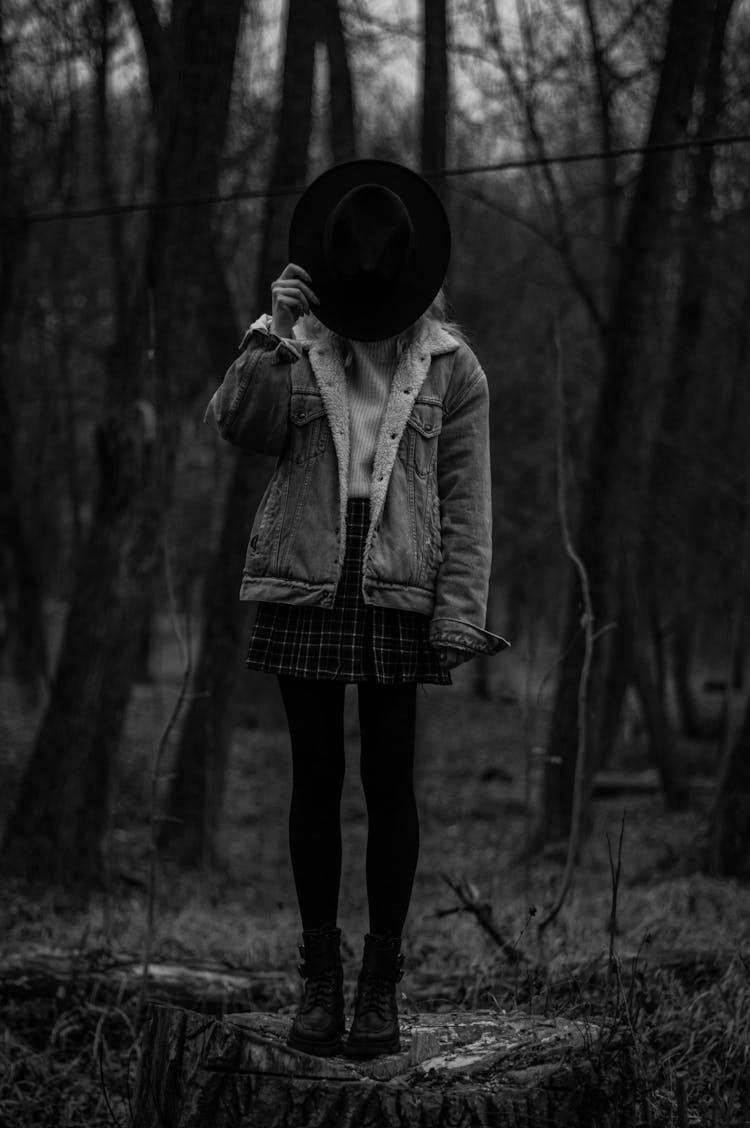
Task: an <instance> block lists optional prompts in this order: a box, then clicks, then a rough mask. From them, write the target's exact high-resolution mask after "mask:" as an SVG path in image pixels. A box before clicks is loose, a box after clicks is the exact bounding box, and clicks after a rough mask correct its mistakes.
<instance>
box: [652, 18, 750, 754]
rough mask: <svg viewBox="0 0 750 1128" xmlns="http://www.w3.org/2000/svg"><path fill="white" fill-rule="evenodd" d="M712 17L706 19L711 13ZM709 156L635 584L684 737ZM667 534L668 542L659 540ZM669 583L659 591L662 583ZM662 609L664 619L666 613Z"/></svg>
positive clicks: (694, 202)
mask: <svg viewBox="0 0 750 1128" xmlns="http://www.w3.org/2000/svg"><path fill="white" fill-rule="evenodd" d="M733 2H734V0H712V3H711V4H710V5H706V8H707V10H708V11H709V15H708V17H707V19H708V20H709V21H710V26H709V27H708V28H707V32H709V34H708V50H707V53H706V59H705V64H704V67H703V72H702V74H701V81H700V90H701V94H702V98H701V103H702V110H701V116H700V121H699V124H698V129H697V132H698V134H699V136H701V137H711V136H714V135H716V134H717V133H718V132H719V131H720V122H721V113H722V106H723V91H724V86H723V81H722V59H723V52H724V40H725V34H726V28H727V23H728V20H729V15H730V12H731V9H732V5H733ZM711 9H712V11H711ZM714 158H715V149H714V147H713V146H711V145H707V146H704V147H703V148H700V149H697V150H695V152H694V153H693V154H691V156H690V157H689V158H688V159H689V164H690V172H691V177H690V180H691V183H692V192H691V196H690V199H689V201H688V204H687V207H686V209H685V213H684V216H683V217H682V219H681V224H680V247H679V269H678V277H679V292H678V298H677V309H676V316H675V323H674V340H673V345H672V354H671V358H670V361H669V375H668V379H667V383H666V388H665V395H664V408H663V413H662V419H661V428H660V434H659V443H658V444H657V447H656V450H655V453H654V458H653V463H652V469H651V476H650V484H649V488H648V493H647V497H648V499H649V512H648V513H647V514H646V518H645V520H646V523H647V527H648V534H647V536H648V538H649V540H650V541H651V543H652V544H653V545H654V546H656V548H655V551H654V552H652V553H649V556H648V558H647V560H646V561H645V562H644V568H643V573H642V579H641V582H642V584H643V586H644V588H645V589H647V590H648V592H649V602H650V603H651V605H652V606H653V607H654V608H659V610H660V612H661V613H660V614H659V612H658V611H655V612H654V614H655V617H657V616H658V617H659V618H660V619H664V618H666V620H667V622H671V623H672V625H673V631H674V645H673V656H674V659H675V667H674V675H675V685H676V690H677V695H678V701H679V705H680V713H681V720H682V724H683V728H684V731H686V733H688V734H689V735H692V736H698V735H700V727H701V726H700V723H699V719H698V717H697V709H696V706H695V703H694V701H693V699H692V695H691V693H690V688H689V668H688V666H687V665H686V663H687V662H688V660H689V654H690V650H691V640H690V638H689V636H688V633H687V632H688V631H689V629H690V628H691V626H692V628H693V629H694V628H695V616H694V613H693V608H692V606H691V598H692V588H693V585H692V583H691V568H692V566H693V558H694V554H693V551H692V536H693V512H692V493H691V488H690V482H689V480H688V478H687V476H686V475H685V474H684V472H683V471H682V468H681V466H682V461H683V457H684V458H686V459H688V458H689V456H690V445H691V443H692V440H691V438H690V435H689V434H688V433H687V432H686V424H687V423H688V422H689V421H690V416H691V403H692V401H693V399H694V395H693V393H694V389H695V387H696V383H697V382H700V381H702V380H703V379H704V373H703V367H702V365H701V363H700V361H699V356H700V353H699V349H698V346H699V343H700V339H701V335H702V332H703V327H704V323H705V310H706V294H707V292H708V290H709V287H708V286H707V285H706V279H707V277H710V274H711V268H712V262H713V259H714V254H713V248H712V242H711V240H712V215H711V212H712V207H713V204H714V191H713V184H712V169H713V166H714ZM665 533H666V535H665ZM664 576H666V577H668V587H666V588H665V587H664V584H663V577H664ZM665 609H666V612H665Z"/></svg>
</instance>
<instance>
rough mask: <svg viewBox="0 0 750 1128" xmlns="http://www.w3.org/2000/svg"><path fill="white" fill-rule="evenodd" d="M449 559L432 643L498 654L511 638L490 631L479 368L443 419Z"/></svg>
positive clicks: (488, 500)
mask: <svg viewBox="0 0 750 1128" xmlns="http://www.w3.org/2000/svg"><path fill="white" fill-rule="evenodd" d="M438 493H439V497H440V511H441V534H442V548H443V560H442V564H441V566H440V570H439V572H438V577H437V587H436V598H435V608H434V611H433V616H432V622H431V624H430V641H431V642H433V643H436V644H437V643H442V644H444V645H448V646H456V647H458V648H459V649H462V650H471V651H473V652H475V653H484V654H495V653H497V651H498V650H501V649H503V647H505V646H507V645H508V644H507V642H506V641H505V639H502V638H500V637H499V636H498V635H494V634H491V633H490V632H489V631H487V630H485V629H484V624H485V617H486V614H487V594H488V590H489V581H490V567H491V563H492V480H491V474H490V434H489V392H488V388H487V378H486V376H485V375H484V372H482V370H481V368H478V367H477V368H475V369H474V372H473V373H472V375H471V376H470V377H469V378H468V379H467V383H466V386H465V390H462V392H461V393H460V394H459V396H458V397H457V402H456V403H455V404H454V405H453V406H452V407H451V408H450V409H449V410H448V411H447V412H446V414H445V415H444V417H443V429H442V432H441V434H440V440H439V446H438Z"/></svg>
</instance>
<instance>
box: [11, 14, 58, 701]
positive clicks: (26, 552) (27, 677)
mask: <svg viewBox="0 0 750 1128" xmlns="http://www.w3.org/2000/svg"><path fill="white" fill-rule="evenodd" d="M3 32H4V28H3V24H2V10H1V9H0V152H2V154H3V175H2V177H0V546H1V547H0V611H1V613H2V615H1V617H2V620H3V621H4V622H3V628H2V633H0V655H2V651H3V650H4V649H5V648H7V651H8V658H9V661H8V667H9V672H10V673H11V674H12V675H13V676H14V677H16V678H18V680H19V681H20V682H22V683H23V684H24V685H25V686H26V688H27V690H28V691H29V692H30V694H31V696H32V698H36V696H37V694H38V692H39V690H40V688H41V683H42V681H43V680H44V679H45V678H46V676H47V647H46V641H45V637H44V628H43V624H42V595H41V585H40V583H39V577H38V570H37V563H36V560H35V559H34V555H33V552H32V550H31V540H30V537H29V532H28V529H27V527H26V518H25V513H24V506H23V504H22V501H21V497H20V494H19V490H18V489H17V478H18V474H17V464H16V441H15V439H16V430H15V427H14V425H13V417H12V411H11V403H10V395H9V386H8V374H9V372H10V363H11V346H10V333H9V327H10V324H11V322H12V320H13V311H14V308H15V306H16V300H17V278H18V272H19V265H20V264H21V262H22V261H23V258H24V255H25V251H26V246H27V241H28V234H29V227H28V224H27V222H26V220H25V218H24V214H23V201H22V199H21V195H20V193H21V188H20V186H19V185H18V184H17V182H16V179H17V177H16V173H17V170H16V169H14V165H13V154H14V149H15V131H14V125H13V107H12V104H11V100H10V96H9V93H8V91H9V90H10V83H9V82H8V81H7V78H8V70H9V60H8V57H7V52H8V46H7V44H6V42H5V38H4V34H3Z"/></svg>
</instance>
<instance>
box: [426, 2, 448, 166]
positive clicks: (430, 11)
mask: <svg viewBox="0 0 750 1128" xmlns="http://www.w3.org/2000/svg"><path fill="white" fill-rule="evenodd" d="M422 13H423V16H422V18H423V25H424V38H423V41H424V62H423V72H422V74H423V77H422V131H421V146H420V167H421V169H422V172H424V173H430V172H438V173H439V172H442V170H443V169H444V168H445V158H446V153H447V148H448V20H447V13H446V6H445V0H422ZM438 184H439V185H440V186H442V184H443V181H442V179H441V180H439V182H438Z"/></svg>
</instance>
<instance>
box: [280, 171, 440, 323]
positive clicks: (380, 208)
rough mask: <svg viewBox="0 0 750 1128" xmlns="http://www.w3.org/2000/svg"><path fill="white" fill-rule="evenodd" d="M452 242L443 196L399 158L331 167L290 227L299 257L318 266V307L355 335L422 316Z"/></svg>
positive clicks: (310, 268)
mask: <svg viewBox="0 0 750 1128" xmlns="http://www.w3.org/2000/svg"><path fill="white" fill-rule="evenodd" d="M450 248H451V233H450V226H449V224H448V217H447V216H446V214H445V209H444V207H443V205H442V202H441V200H440V197H439V196H438V195H437V193H436V192H435V190H434V189H433V188H432V187H431V186H430V185H429V184H428V183H427V181H426V180H424V179H423V177H421V176H419V174H418V173H416V172H413V171H412V169H409V168H406V167H405V166H404V165H400V164H395V163H394V162H392V161H381V160H358V161H347V162H346V163H344V164H340V165H335V166H334V167H333V168H329V169H328V170H327V171H326V172H324V173H322V174H321V175H320V176H319V177H318V178H317V179H316V180H314V181H313V182H312V184H310V185H309V187H308V188H306V189H305V192H304V193H303V195H302V196H301V197H300V199H299V201H298V203H297V206H296V207H295V209H294V214H293V215H292V221H291V224H290V227H289V261H290V262H293V263H296V264H297V265H298V266H302V267H304V269H305V270H306V271H307V272H308V274H309V275H310V277H311V279H312V288H313V290H314V291H315V295H316V297H317V298H318V299H319V301H320V304H319V305H314V306H313V307H312V311H313V312H314V314H315V315H316V317H318V319H319V320H320V321H321V322H322V323H323V324H324V325H325V326H327V327H328V328H329V329H331V330H332V331H333V332H335V333H338V334H339V335H340V336H342V337H348V338H351V339H352V340H355V341H377V340H383V339H384V338H386V337H393V336H395V335H396V334H398V333H401V332H403V331H404V330H405V329H407V328H408V327H409V326H410V325H413V324H414V322H415V321H417V320H418V319H419V318H420V317H421V316H422V314H423V313H424V312H425V311H426V310H427V309H429V307H430V305H431V303H432V301H433V299H434V298H435V296H436V295H437V293H438V291H439V289H440V287H441V286H442V284H443V281H444V279H445V274H446V271H447V269H448V261H449V259H450Z"/></svg>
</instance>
